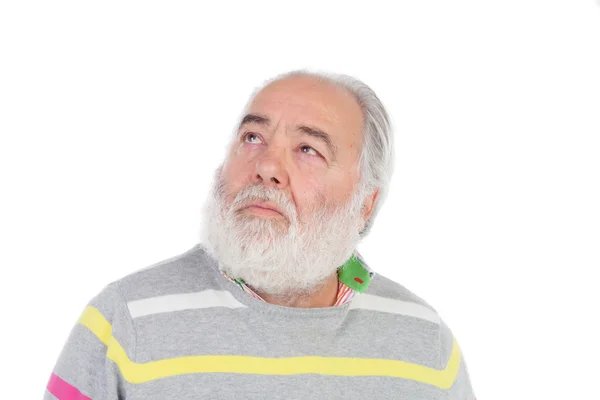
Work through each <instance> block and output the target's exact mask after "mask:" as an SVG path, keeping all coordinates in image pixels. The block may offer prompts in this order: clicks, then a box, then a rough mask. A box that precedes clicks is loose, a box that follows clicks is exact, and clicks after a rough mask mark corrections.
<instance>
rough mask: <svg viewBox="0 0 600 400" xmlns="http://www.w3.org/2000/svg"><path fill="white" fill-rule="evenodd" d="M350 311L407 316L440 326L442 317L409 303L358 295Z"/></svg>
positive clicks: (423, 307)
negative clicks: (379, 312) (369, 311)
mask: <svg viewBox="0 0 600 400" xmlns="http://www.w3.org/2000/svg"><path fill="white" fill-rule="evenodd" d="M348 309H349V310H371V311H381V312H385V313H390V314H400V315H407V316H409V317H415V318H420V319H424V320H426V321H431V322H433V323H436V324H439V323H440V317H439V315H438V314H437V313H436V312H435V311H433V310H432V309H430V308H428V307H425V306H423V305H421V304H417V303H412V302H409V301H403V300H395V299H390V298H387V297H381V296H375V295H372V294H367V293H363V294H358V293H357V294H356V295H355V296H354V298H353V299H352V301H351V302H350V307H349V308H348Z"/></svg>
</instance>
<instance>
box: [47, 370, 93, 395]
mask: <svg viewBox="0 0 600 400" xmlns="http://www.w3.org/2000/svg"><path fill="white" fill-rule="evenodd" d="M46 389H48V391H49V392H50V393H52V394H53V395H54V397H56V398H57V399H58V400H92V399H91V398H89V397H87V396H84V395H83V394H82V393H81V392H80V391H79V389H77V388H76V387H75V386H72V385H70V384H68V383H67V382H65V381H63V380H62V379H61V378H60V377H59V376H58V375H56V374H54V373H52V375H50V380H49V381H48V385H46Z"/></svg>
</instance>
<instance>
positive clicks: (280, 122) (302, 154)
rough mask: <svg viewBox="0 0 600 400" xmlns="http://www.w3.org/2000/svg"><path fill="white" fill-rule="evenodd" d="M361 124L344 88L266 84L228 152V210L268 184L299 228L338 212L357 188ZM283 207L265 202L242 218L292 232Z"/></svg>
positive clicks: (296, 80)
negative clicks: (321, 214)
mask: <svg viewBox="0 0 600 400" xmlns="http://www.w3.org/2000/svg"><path fill="white" fill-rule="evenodd" d="M362 124H363V121H362V112H361V109H360V106H359V105H358V103H357V102H356V100H355V99H354V97H353V96H352V95H351V94H350V93H348V92H346V91H344V90H343V89H340V88H337V87H334V86H333V85H330V84H327V83H324V82H319V81H318V80H316V79H314V78H311V77H292V78H287V79H284V80H281V81H277V82H274V83H272V84H270V85H268V86H267V87H265V88H264V89H263V90H262V91H261V92H259V93H258V94H257V95H256V96H255V98H254V99H253V101H252V102H251V103H250V105H249V107H248V109H247V111H246V115H245V117H244V118H243V121H242V123H241V125H240V127H239V130H238V132H237V136H236V137H235V138H234V140H233V141H232V143H231V145H230V147H229V151H228V155H227V158H226V161H225V163H224V165H223V171H222V178H223V183H224V186H225V187H224V190H225V193H224V195H225V198H224V202H225V204H231V202H232V201H233V199H234V198H235V196H236V195H237V194H238V193H239V192H240V190H242V189H244V188H246V187H248V186H249V185H263V186H267V187H271V188H275V189H277V190H278V191H280V192H283V193H281V194H282V195H283V196H284V197H285V198H287V199H288V200H289V201H290V202H291V203H292V204H293V206H294V208H295V210H296V212H297V215H298V217H299V219H300V221H305V220H307V219H309V218H308V214H310V213H313V212H315V211H316V210H318V209H320V208H321V207H323V206H329V207H336V206H337V205H341V204H342V203H344V202H345V201H347V200H348V199H349V197H350V196H351V195H352V193H353V192H354V190H355V187H356V184H357V182H358V178H359V174H358V170H357V168H356V165H357V162H358V158H359V152H360V149H361V140H362V133H361V131H362ZM251 203H256V202H251ZM269 208H275V209H277V210H278V211H273V210H270V209H269ZM279 208H280V207H277V205H274V204H271V203H270V202H264V203H259V204H257V205H255V206H250V207H245V205H244V207H242V208H241V209H239V210H237V211H238V213H239V214H240V217H247V218H253V217H254V218H261V219H272V220H275V221H272V222H273V223H279V224H280V225H281V226H289V223H290V221H289V217H290V216H289V215H285V214H284V213H283V210H280V209H279ZM282 213H283V215H282Z"/></svg>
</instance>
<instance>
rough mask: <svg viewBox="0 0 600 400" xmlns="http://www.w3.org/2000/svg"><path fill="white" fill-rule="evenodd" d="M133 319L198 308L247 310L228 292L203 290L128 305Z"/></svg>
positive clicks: (142, 300) (151, 298)
mask: <svg viewBox="0 0 600 400" xmlns="http://www.w3.org/2000/svg"><path fill="white" fill-rule="evenodd" d="M127 307H128V308H129V312H130V313H131V318H138V317H143V316H145V315H151V314H160V313H167V312H173V311H181V310H193V309H198V308H213V307H226V308H245V307H246V306H245V305H243V304H242V303H240V302H239V301H237V300H236V299H235V297H233V295H232V294H231V293H229V292H228V291H226V290H212V289H209V290H203V291H202V292H195V293H181V294H170V295H166V296H158V297H150V298H147V299H141V300H134V301H130V302H128V303H127Z"/></svg>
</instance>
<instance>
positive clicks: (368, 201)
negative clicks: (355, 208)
mask: <svg viewBox="0 0 600 400" xmlns="http://www.w3.org/2000/svg"><path fill="white" fill-rule="evenodd" d="M378 198H379V189H377V190H375V191H374V192H373V193H372V194H370V195H368V196H367V197H366V198H365V201H364V203H363V206H362V210H361V211H362V216H363V220H364V221H365V223H366V222H367V220H368V219H369V218H370V217H371V214H372V213H373V210H374V209H375V204H377V199H378Z"/></svg>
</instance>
